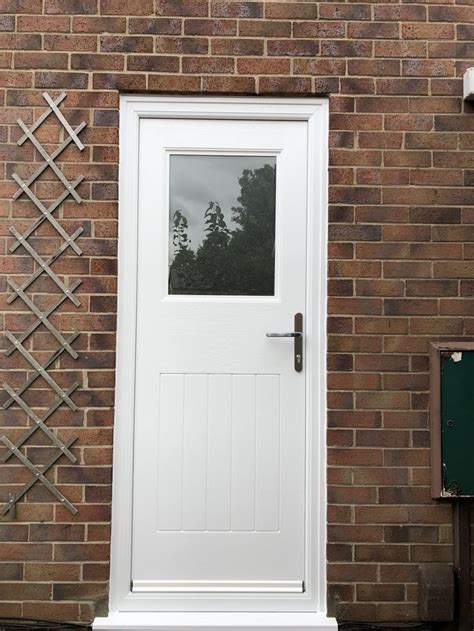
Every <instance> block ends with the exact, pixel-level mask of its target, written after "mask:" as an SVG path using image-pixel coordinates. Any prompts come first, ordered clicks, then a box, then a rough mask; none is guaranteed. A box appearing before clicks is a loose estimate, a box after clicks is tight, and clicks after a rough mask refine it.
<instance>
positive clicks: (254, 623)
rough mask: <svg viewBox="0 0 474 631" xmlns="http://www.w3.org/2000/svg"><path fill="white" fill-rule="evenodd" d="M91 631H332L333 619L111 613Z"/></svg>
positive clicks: (308, 615) (298, 615) (312, 615)
mask: <svg viewBox="0 0 474 631" xmlns="http://www.w3.org/2000/svg"><path fill="white" fill-rule="evenodd" d="M92 629H93V631H96V630H99V629H106V630H107V631H145V630H146V631H190V630H194V629H199V630H201V631H254V630H255V631H284V630H285V629H288V631H290V630H291V631H300V630H301V631H303V630H304V631H310V630H311V629H315V630H317V631H335V630H337V622H336V619H335V618H328V617H327V616H326V614H325V613H322V612H320V613H312V612H304V613H294V612H284V613H269V612H256V613H251V612H230V611H229V612H196V611H192V612H169V611H163V612H143V611H140V612H131V611H119V612H117V611H116V612H111V613H109V615H108V616H107V617H106V618H96V619H95V620H94V622H93V624H92Z"/></svg>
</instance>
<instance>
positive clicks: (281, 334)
mask: <svg viewBox="0 0 474 631" xmlns="http://www.w3.org/2000/svg"><path fill="white" fill-rule="evenodd" d="M265 335H266V336H267V337H301V336H302V335H303V333H301V332H300V331H292V332H291V333H265Z"/></svg>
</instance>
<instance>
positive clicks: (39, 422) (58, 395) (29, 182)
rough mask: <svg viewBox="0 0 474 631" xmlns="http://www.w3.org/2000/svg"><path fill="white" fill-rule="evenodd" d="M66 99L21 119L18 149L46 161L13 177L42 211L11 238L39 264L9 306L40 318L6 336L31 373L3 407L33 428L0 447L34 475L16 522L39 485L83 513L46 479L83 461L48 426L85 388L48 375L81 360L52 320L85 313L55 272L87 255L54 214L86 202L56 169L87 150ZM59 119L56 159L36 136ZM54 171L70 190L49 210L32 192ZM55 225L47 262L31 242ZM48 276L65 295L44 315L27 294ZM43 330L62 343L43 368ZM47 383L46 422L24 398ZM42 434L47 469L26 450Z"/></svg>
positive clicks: (11, 509)
mask: <svg viewBox="0 0 474 631" xmlns="http://www.w3.org/2000/svg"><path fill="white" fill-rule="evenodd" d="M65 97H66V94H64V93H62V94H60V95H59V96H58V97H57V98H56V99H53V98H51V96H50V95H49V94H48V93H46V92H45V93H43V98H44V99H45V101H46V103H47V105H48V108H47V109H46V110H45V111H44V112H43V114H41V116H40V117H39V118H38V119H37V120H36V122H35V123H34V124H33V125H32V126H31V127H30V128H28V127H27V125H25V123H24V122H23V121H22V120H21V119H18V121H17V122H18V125H19V126H20V128H21V130H22V132H23V135H22V136H21V138H20V139H19V140H18V145H20V146H21V145H23V143H25V142H26V141H27V140H29V141H30V142H31V143H32V144H33V146H34V148H35V149H36V151H37V152H38V154H39V155H40V156H41V158H42V159H43V162H42V163H41V165H40V166H39V167H38V168H37V169H36V170H35V171H34V173H33V174H32V175H31V176H30V177H29V178H28V179H26V180H23V179H22V178H21V177H20V176H19V175H18V174H17V173H13V174H12V177H13V179H14V180H15V182H16V183H17V184H18V186H19V188H18V190H17V192H16V193H15V195H14V196H13V199H18V198H19V197H20V196H21V195H26V196H27V197H28V198H29V199H30V200H31V201H32V202H33V204H34V206H35V207H36V209H37V210H38V211H39V217H38V218H37V219H36V221H34V222H33V223H32V224H31V225H30V226H29V227H28V228H27V229H26V230H25V231H24V232H23V233H20V232H19V231H18V230H17V229H16V228H15V227H14V226H12V227H11V228H10V233H11V234H12V235H13V237H14V239H15V240H14V243H13V245H12V246H11V247H10V250H9V251H10V253H13V252H15V251H16V250H17V249H18V248H21V249H22V250H23V252H26V253H27V254H28V255H29V256H30V257H31V258H32V259H33V261H34V271H33V272H32V273H31V275H30V276H29V277H28V278H26V279H25V280H23V281H22V282H21V284H18V283H17V282H15V281H14V280H13V279H11V278H9V279H8V285H9V287H10V289H11V290H12V293H11V294H10V295H9V297H8V300H7V302H8V303H12V302H14V301H15V300H17V299H18V298H19V299H20V300H22V301H23V303H24V304H25V305H26V307H27V308H28V309H29V311H30V312H31V313H32V314H33V315H34V317H35V320H34V322H33V323H32V324H31V325H30V326H29V327H28V328H27V329H26V331H24V332H23V333H22V334H21V335H20V336H19V337H17V336H15V335H13V333H11V332H10V331H5V336H6V338H7V340H8V342H9V343H10V346H9V347H8V348H7V350H6V355H7V356H10V355H12V354H13V353H14V352H17V353H20V354H21V355H22V357H23V359H24V360H26V362H27V364H28V365H29V369H28V377H27V379H26V380H25V382H24V383H23V384H22V385H21V386H20V387H18V388H16V389H15V388H13V387H11V386H10V385H9V384H8V383H4V384H3V388H4V390H5V391H6V392H7V394H8V399H7V400H6V401H5V403H4V404H3V407H4V409H5V410H7V409H8V408H10V406H12V405H14V404H16V405H17V406H18V407H19V408H20V409H21V410H23V412H25V413H26V415H27V417H28V419H29V421H30V423H31V426H30V427H29V428H28V429H27V431H26V432H25V433H24V434H23V435H22V436H21V437H20V438H19V439H17V440H16V442H12V441H11V440H9V438H8V437H7V436H6V435H2V436H0V441H1V442H2V443H3V444H4V446H5V447H6V449H7V452H6V454H5V456H4V457H3V458H1V459H0V463H6V462H7V461H8V460H9V459H10V458H11V457H13V456H15V457H16V458H17V459H18V460H19V461H20V463H21V464H22V465H24V466H25V467H26V468H27V469H28V470H29V472H30V473H31V478H30V479H29V481H28V482H27V483H26V484H25V485H24V486H23V487H22V488H21V489H20V490H19V491H17V492H16V493H15V494H10V500H9V501H8V502H7V503H6V504H5V505H4V506H3V508H2V510H1V513H0V514H1V515H2V516H5V515H9V516H10V517H14V515H15V507H16V502H18V500H20V499H21V498H22V497H23V496H24V495H25V494H26V493H27V492H28V491H29V490H30V489H31V487H32V486H33V485H34V484H35V483H36V482H41V483H42V484H44V486H45V487H46V488H47V489H48V490H49V491H50V492H51V494H52V495H53V496H54V497H56V499H57V500H58V501H59V502H61V504H62V505H64V506H66V508H67V509H68V510H69V511H70V512H71V513H73V514H75V513H77V508H76V507H75V506H74V505H73V504H72V503H71V502H70V501H69V500H68V499H67V498H66V497H65V496H64V495H63V494H62V493H61V491H60V490H59V489H58V488H57V487H56V486H55V485H54V484H53V483H52V482H51V481H50V480H49V479H48V478H47V477H46V475H45V474H46V473H47V471H48V470H49V469H51V468H52V467H53V465H54V464H55V463H56V462H57V461H58V460H59V459H60V458H61V457H62V456H64V457H66V458H68V459H69V461H70V462H72V463H75V462H76V461H77V458H76V457H75V456H74V454H73V453H71V451H70V448H71V446H72V445H73V444H74V443H75V442H76V440H77V436H73V437H71V438H70V439H69V440H67V441H66V442H63V441H62V440H61V439H60V438H59V436H58V435H57V433H56V432H54V431H53V430H51V429H50V428H49V427H48V426H47V424H46V422H47V420H48V419H49V418H50V417H51V416H52V415H53V414H54V412H55V411H56V410H57V409H58V408H60V407H61V406H62V405H63V404H64V405H67V406H68V407H69V408H70V409H71V410H77V406H76V404H75V403H74V401H73V400H72V399H71V395H72V394H73V393H74V391H75V390H76V389H77V388H78V387H79V383H78V382H75V383H73V384H72V385H71V386H69V387H67V388H66V389H64V388H63V387H62V386H60V385H59V384H58V383H57V381H56V380H55V379H54V378H53V377H52V376H51V374H49V373H48V368H50V367H54V365H55V363H56V361H57V360H58V359H59V358H60V357H61V355H62V354H63V353H68V354H69V355H70V356H71V357H72V358H74V359H77V357H78V354H77V352H76V351H75V350H74V348H73V346H72V345H73V343H74V342H75V340H76V339H77V338H78V337H79V333H78V332H77V331H74V332H72V333H70V334H68V335H67V336H65V335H64V334H63V333H62V332H61V331H60V330H59V329H58V328H57V327H56V326H55V325H54V324H53V323H52V322H51V320H50V319H49V318H50V316H51V315H52V314H53V313H54V312H55V310H56V309H57V308H58V307H59V306H60V305H61V304H62V303H63V302H65V301H66V300H70V301H71V302H72V303H73V304H74V305H75V306H76V307H79V306H80V304H81V302H80V300H79V299H78V298H77V297H76V296H75V295H74V292H75V290H76V289H77V288H78V287H79V285H80V284H81V281H80V280H76V281H75V282H73V283H71V284H67V283H66V282H65V281H64V280H62V279H61V278H60V277H59V276H58V275H57V274H56V273H55V271H54V270H53V269H52V265H53V264H54V262H55V261H56V260H57V259H58V258H59V257H60V256H61V254H62V253H63V252H65V251H66V250H67V249H68V248H71V249H72V250H73V251H74V252H75V254H77V255H81V254H82V250H81V248H80V247H79V246H78V245H77V243H76V240H77V238H78V237H79V235H80V234H81V233H82V232H83V230H84V229H83V228H82V227H80V228H78V229H77V230H76V231H75V232H74V233H73V234H71V235H70V234H68V233H67V232H66V230H65V229H64V228H63V226H62V225H61V224H60V223H59V221H58V220H57V219H56V218H55V217H54V215H53V213H54V211H55V210H56V209H57V208H58V207H59V206H60V205H61V204H62V203H63V202H64V201H65V200H66V199H68V198H69V196H71V197H72V198H74V200H75V201H76V202H77V203H81V198H80V196H79V194H78V192H77V190H76V189H77V187H78V185H79V184H80V183H81V182H82V180H83V179H84V178H83V176H79V177H77V178H76V179H75V180H74V181H72V182H70V181H69V180H68V178H67V177H66V176H65V175H64V173H63V172H62V171H61V169H60V168H59V167H58V165H57V164H56V163H55V160H56V159H57V158H58V157H59V156H60V155H61V153H62V152H63V151H64V149H66V147H68V146H69V145H70V144H71V143H74V144H75V145H76V147H77V148H78V149H79V150H80V151H82V150H83V149H84V145H83V144H82V143H81V141H80V140H79V137H78V136H79V134H80V132H81V131H82V130H83V129H84V127H85V126H86V123H84V122H83V123H81V124H80V125H78V126H77V127H76V128H75V129H73V128H72V127H71V126H70V124H69V123H68V121H67V120H66V119H65V117H64V116H63V114H62V112H61V111H60V110H59V105H60V104H61V102H62V101H63V100H64V98H65ZM51 114H53V115H54V116H55V117H56V119H57V121H58V122H59V124H60V126H61V127H62V129H63V130H64V131H63V133H64V137H65V139H64V140H63V142H61V144H60V145H59V146H58V147H57V149H56V150H55V151H54V152H53V153H52V154H51V155H50V154H49V153H48V152H47V151H46V150H45V148H44V147H43V146H42V144H41V143H40V142H39V140H38V139H37V138H36V136H35V135H34V132H35V131H36V130H37V129H38V128H39V127H40V125H41V124H42V123H44V121H46V120H47V119H48V117H49V116H50V115H51ZM47 169H50V170H51V171H52V172H53V173H54V175H55V176H56V178H57V180H58V181H59V182H60V183H61V184H62V186H63V187H64V190H63V191H62V192H61V194H60V195H59V196H58V197H57V198H56V199H55V200H54V201H53V202H52V203H51V204H50V205H49V206H48V207H46V206H45V204H43V202H42V201H41V200H40V199H39V197H38V196H37V195H36V194H35V191H34V190H33V188H32V187H34V185H35V182H36V181H37V180H38V178H39V177H40V176H41V175H42V174H43V173H44V172H45V171H46V170H47ZM46 221H47V222H49V224H50V226H51V227H52V228H53V230H54V232H55V234H56V235H57V236H59V237H60V238H61V245H60V246H59V247H58V248H57V249H56V250H55V251H54V252H53V253H52V254H50V255H49V256H48V257H47V258H44V257H43V256H41V255H40V254H39V253H38V252H37V250H36V249H35V248H34V247H33V245H32V243H31V242H30V241H29V240H28V239H29V237H33V238H32V241H34V237H35V235H36V231H37V230H38V228H39V227H40V226H41V224H42V223H43V222H46ZM42 274H44V275H46V276H47V277H49V279H50V280H51V281H52V282H53V283H54V284H55V285H56V287H57V289H59V291H60V295H59V296H58V297H57V298H56V299H55V300H54V302H53V303H52V304H50V305H49V306H48V307H47V308H46V309H45V310H43V309H41V308H40V307H39V306H38V304H36V303H35V302H34V300H33V298H32V297H31V296H30V295H28V293H27V290H28V289H29V288H30V287H31V286H32V285H33V283H34V282H35V281H36V280H37V279H38V278H39V277H40V276H41V275H42ZM40 327H44V328H45V329H46V330H47V331H48V332H49V333H50V334H51V335H52V337H53V339H54V340H55V343H57V345H58V346H57V349H56V350H54V352H53V353H52V354H51V355H50V356H49V357H48V358H47V359H46V360H43V361H42V362H39V361H38V360H37V359H36V358H35V356H34V354H33V352H31V350H28V348H27V346H28V340H29V338H30V337H31V336H32V335H33V333H35V331H37V330H38V329H40ZM38 378H42V379H43V381H44V382H46V384H47V385H48V386H49V388H50V389H51V390H52V391H53V393H54V396H55V398H54V400H53V401H52V403H50V405H49V407H48V408H47V410H46V412H44V413H43V414H42V415H41V416H40V415H39V414H38V413H36V412H35V411H34V409H33V407H31V406H30V405H29V404H28V403H27V402H26V400H25V397H24V396H23V395H24V394H25V393H26V392H27V390H28V389H29V388H30V386H32V385H33V383H34V382H35V381H36V380H37V379H38ZM38 430H39V431H41V432H43V433H44V435H45V436H46V437H47V438H48V440H49V443H50V445H51V446H52V447H53V448H54V452H53V456H52V457H51V458H50V459H49V460H48V461H47V462H46V463H43V464H35V463H34V462H32V460H31V459H30V458H29V457H28V456H27V454H26V453H25V449H23V450H22V447H25V446H26V444H27V441H28V440H29V439H30V438H31V437H32V436H33V434H34V433H35V432H36V431H38Z"/></svg>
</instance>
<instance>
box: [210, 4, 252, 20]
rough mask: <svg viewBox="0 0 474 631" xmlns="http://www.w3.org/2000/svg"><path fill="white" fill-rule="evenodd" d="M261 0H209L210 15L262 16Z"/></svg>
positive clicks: (226, 16) (232, 16) (224, 16)
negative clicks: (259, 0) (229, 0)
mask: <svg viewBox="0 0 474 631" xmlns="http://www.w3.org/2000/svg"><path fill="white" fill-rule="evenodd" d="M263 7H264V5H263V2H256V1H255V0H250V1H245V0H235V1H234V2H226V1H225V0H224V1H223V0H211V16H213V17H222V18H260V17H263Z"/></svg>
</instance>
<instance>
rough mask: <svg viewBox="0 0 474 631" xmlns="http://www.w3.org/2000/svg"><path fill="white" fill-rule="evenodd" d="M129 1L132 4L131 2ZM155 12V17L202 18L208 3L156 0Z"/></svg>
mask: <svg viewBox="0 0 474 631" xmlns="http://www.w3.org/2000/svg"><path fill="white" fill-rule="evenodd" d="M110 1H112V0H110ZM130 1H131V2H132V3H133V0H130ZM155 10H156V13H157V15H165V16H168V15H180V16H190V17H204V16H207V15H208V2H207V0H156V2H155ZM125 13H127V12H125ZM150 13H153V10H151V11H147V14H150Z"/></svg>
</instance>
